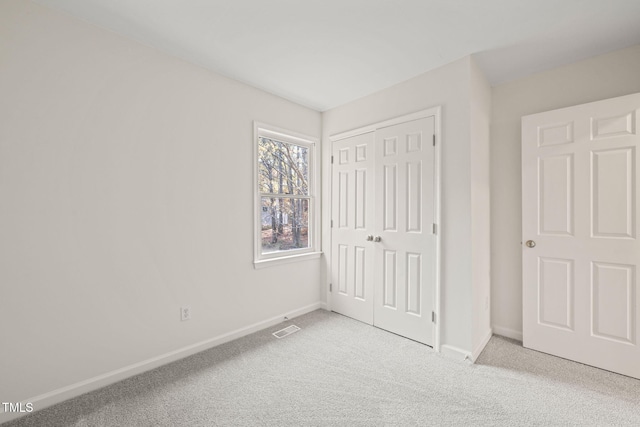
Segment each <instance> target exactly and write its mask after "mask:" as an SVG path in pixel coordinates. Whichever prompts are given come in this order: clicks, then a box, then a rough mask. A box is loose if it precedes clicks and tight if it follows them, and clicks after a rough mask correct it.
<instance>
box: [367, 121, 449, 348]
mask: <svg viewBox="0 0 640 427" xmlns="http://www.w3.org/2000/svg"><path fill="white" fill-rule="evenodd" d="M434 126H435V120H434V117H428V118H424V119H420V120H414V121H411V122H407V123H402V124H398V125H395V126H389V127H385V128H382V129H378V130H376V173H375V175H376V180H375V186H376V202H375V207H376V208H375V209H376V214H375V218H376V221H375V230H376V231H375V239H376V240H379V241H378V242H375V244H376V245H377V247H376V252H375V255H376V261H375V265H376V267H377V269H376V273H375V277H374V283H375V298H374V325H375V326H378V327H380V328H383V329H386V330H388V331H391V332H394V333H397V334H399V335H402V336H405V337H407V338H411V339H413V340H416V341H419V342H422V343H425V344H428V345H433V327H432V318H431V314H432V313H431V312H432V309H433V294H434V286H435V277H436V276H435V265H436V263H435V260H436V239H435V235H434V230H433V223H434V200H435V199H434V187H435V186H434V165H435V163H434V161H435V155H434V153H435V150H434V147H433V143H432V141H433V138H434V134H435V130H434Z"/></svg>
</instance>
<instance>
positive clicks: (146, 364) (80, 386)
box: [0, 302, 326, 423]
mask: <svg viewBox="0 0 640 427" xmlns="http://www.w3.org/2000/svg"><path fill="white" fill-rule="evenodd" d="M317 309H325V310H326V304H325V303H323V302H317V303H314V304H311V305H308V306H306V307H302V308H299V309H297V310H293V311H290V312H288V313H283V314H281V315H279V316H275V317H272V318H270V319H267V320H264V321H262V322H258V323H254V324H253V325H249V326H246V327H244V328H240V329H237V330H235V331H231V332H228V333H226V334H223V335H220V336H217V337H214V338H211V339H208V340H205V341H201V342H199V343H196V344H192V345H190V346H187V347H183V348H180V349H178V350H174V351H171V352H169V353H165V354H161V355H159V356H156V357H153V358H151V359H147V360H143V361H141V362H138V363H134V364H132V365H129V366H125V367H123V368H120V369H116V370H115V371H111V372H107V373H106V374H103V375H98V376H96V377H93V378H89V379H86V380H84V381H80V382H77V383H75V384H71V385H68V386H65V387H61V388H59V389H56V390H53V391H50V392H47V393H44V394H41V395H39V396H35V397H33V398H31V399H26V400H24V401H22V402H21V403H23V404H26V403H27V402H30V403H32V404H33V408H34V409H35V410H41V409H44V408H47V407H49V406H51V405H55V404H56V403H60V402H63V401H65V400H68V399H71V398H74V397H77V396H80V395H82V394H85V393H88V392H90V391H93V390H97V389H99V388H102V387H105V386H107V385H109V384H113V383H116V382H118V381H121V380H123V379H125V378H129V377H132V376H134V375H138V374H141V373H143V372H146V371H150V370H151V369H155V368H157V367H159V366H162V365H166V364H168V363H171V362H175V361H176V360H180V359H183V358H185V357H187V356H191V355H193V354H196V353H199V352H201V351H204V350H208V349H210V348H213V347H216V346H218V345H221V344H224V343H226V342H229V341H233V340H235V339H237V338H241V337H243V336H245V335H249V334H252V333H254V332H257V331H260V330H262V329H265V328H269V327H271V326H274V325H277V324H278V323H281V322H282V321H283V319H284V318H285V317H288V318H289V319H293V318H294V317H298V316H302V315H303V314H307V313H310V312H312V311H314V310H317ZM14 403H15V402H14ZM0 411H4V409H3V408H1V407H0ZM24 415H27V414H26V413H17V412H10V413H3V412H0V423H5V422H7V421H10V420H13V419H16V418H19V417H22V416H24Z"/></svg>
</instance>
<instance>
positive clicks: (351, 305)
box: [331, 132, 375, 324]
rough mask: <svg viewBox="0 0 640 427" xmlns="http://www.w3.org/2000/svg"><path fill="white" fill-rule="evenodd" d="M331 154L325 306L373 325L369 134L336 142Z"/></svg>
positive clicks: (371, 138) (371, 149)
mask: <svg viewBox="0 0 640 427" xmlns="http://www.w3.org/2000/svg"><path fill="white" fill-rule="evenodd" d="M332 154H333V172H332V186H333V188H332V201H331V207H332V215H331V218H332V220H333V228H332V244H331V257H332V260H331V267H332V280H331V283H332V293H331V308H332V310H333V311H336V312H338V313H341V314H344V315H346V316H349V317H353V318H354V319H357V320H360V321H362V322H366V323H369V324H373V275H374V265H373V251H374V246H373V243H372V241H370V240H367V236H371V235H373V232H374V225H373V222H374V215H373V200H374V192H373V190H374V181H373V164H374V156H375V155H374V133H373V132H369V133H365V134H363V135H358V136H354V137H351V138H347V139H343V140H340V141H336V142H334V145H333V152H332Z"/></svg>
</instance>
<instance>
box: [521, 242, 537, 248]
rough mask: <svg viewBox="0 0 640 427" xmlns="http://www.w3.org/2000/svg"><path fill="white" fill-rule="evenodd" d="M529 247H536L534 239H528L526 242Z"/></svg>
mask: <svg viewBox="0 0 640 427" xmlns="http://www.w3.org/2000/svg"><path fill="white" fill-rule="evenodd" d="M524 244H525V245H526V246H527V247H528V248H535V247H536V242H534V241H533V240H527V241H526V242H525V243H524Z"/></svg>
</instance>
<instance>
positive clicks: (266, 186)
mask: <svg viewBox="0 0 640 427" xmlns="http://www.w3.org/2000/svg"><path fill="white" fill-rule="evenodd" d="M258 160H259V177H258V179H259V182H258V187H259V190H260V192H261V193H271V194H295V195H304V196H307V195H308V194H309V148H307V147H303V146H300V145H295V144H289V143H286V142H281V141H277V140H274V139H269V138H263V137H260V138H258Z"/></svg>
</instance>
